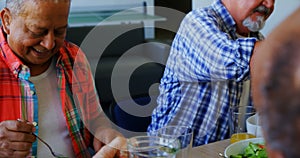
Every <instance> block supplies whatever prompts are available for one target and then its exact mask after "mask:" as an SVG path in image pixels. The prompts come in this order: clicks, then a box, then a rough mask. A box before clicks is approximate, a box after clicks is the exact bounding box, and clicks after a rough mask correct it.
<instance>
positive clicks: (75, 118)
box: [0, 29, 102, 157]
mask: <svg viewBox="0 0 300 158" xmlns="http://www.w3.org/2000/svg"><path fill="white" fill-rule="evenodd" d="M56 69H57V82H58V85H59V91H60V96H61V101H62V108H63V112H64V115H65V118H66V122H67V127H68V130H69V133H70V136H71V140H72V146H73V149H74V152H75V155H76V157H91V155H90V153H89V152H88V148H89V147H92V138H93V136H92V135H91V133H89V132H88V130H87V129H86V128H85V125H86V124H84V123H83V122H85V123H91V121H93V120H95V119H96V118H97V117H99V114H100V112H101V111H102V110H101V107H100V103H99V100H98V97H97V93H96V90H95V86H94V80H93V77H92V74H91V71H90V67H89V64H88V62H87V60H86V57H85V55H84V53H83V52H82V51H81V50H80V49H79V48H78V47H77V46H75V45H74V44H71V43H68V42H65V43H64V45H63V46H62V48H61V49H60V50H59V52H58V53H57V62H56ZM29 77H30V70H29V68H28V67H27V66H26V65H24V64H23V63H22V61H20V60H19V58H18V57H17V56H16V55H15V54H14V53H13V52H12V50H11V49H10V47H9V45H8V43H7V41H6V38H5V34H4V32H3V31H2V29H1V31H0V121H4V120H16V119H18V118H23V119H27V120H29V121H36V122H38V120H36V119H37V118H36V117H34V116H35V115H36V114H37V108H38V100H37V97H36V92H35V88H34V85H33V84H32V83H31V82H30V81H29V80H28V79H29ZM83 120H84V121H83ZM49 121H50V120H49Z"/></svg>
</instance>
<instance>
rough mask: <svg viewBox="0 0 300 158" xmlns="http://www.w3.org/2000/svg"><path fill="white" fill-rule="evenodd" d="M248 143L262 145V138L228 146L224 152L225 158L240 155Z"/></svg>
mask: <svg viewBox="0 0 300 158" xmlns="http://www.w3.org/2000/svg"><path fill="white" fill-rule="evenodd" d="M249 142H252V143H264V142H265V141H264V139H263V138H250V139H245V140H241V141H238V142H235V143H233V144H230V145H229V146H228V147H227V148H226V149H225V151H224V155H225V157H227V158H228V157H229V156H230V155H236V154H241V153H243V152H244V149H245V148H246V147H247V146H248V145H249Z"/></svg>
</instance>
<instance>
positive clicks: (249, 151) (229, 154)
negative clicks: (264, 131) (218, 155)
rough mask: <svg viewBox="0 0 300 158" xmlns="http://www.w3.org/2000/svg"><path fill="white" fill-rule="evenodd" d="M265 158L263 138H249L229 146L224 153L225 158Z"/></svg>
mask: <svg viewBox="0 0 300 158" xmlns="http://www.w3.org/2000/svg"><path fill="white" fill-rule="evenodd" d="M255 155H256V156H257V157H259V158H267V152H266V149H265V141H264V139H263V138H251V139H245V140H241V141H239V142H235V143H233V144H230V145H229V146H228V147H227V148H226V149H225V151H224V156H225V157H226V158H248V157H249V158H256V157H254V156H255Z"/></svg>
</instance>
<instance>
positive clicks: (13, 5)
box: [5, 0, 71, 14]
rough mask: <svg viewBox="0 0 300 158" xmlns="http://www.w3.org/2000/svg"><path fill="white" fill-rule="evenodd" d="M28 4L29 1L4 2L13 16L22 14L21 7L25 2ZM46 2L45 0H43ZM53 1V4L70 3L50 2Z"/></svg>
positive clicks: (59, 0)
mask: <svg viewBox="0 0 300 158" xmlns="http://www.w3.org/2000/svg"><path fill="white" fill-rule="evenodd" d="M26 1H27V2H28V1H29V0H6V4H5V5H6V8H8V9H9V10H11V11H12V12H13V13H15V14H20V13H22V11H23V10H24V8H23V6H25V5H24V3H25V2H26ZM44 1H46V0H44ZM50 1H53V2H54V3H58V2H62V1H65V2H71V0H50ZM36 2H41V0H37V1H36Z"/></svg>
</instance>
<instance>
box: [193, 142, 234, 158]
mask: <svg viewBox="0 0 300 158" xmlns="http://www.w3.org/2000/svg"><path fill="white" fill-rule="evenodd" d="M228 145H230V140H229V139H225V140H220V141H216V142H213V143H209V144H206V145H201V146H198V147H193V148H192V150H191V153H190V158H218V157H220V158H221V157H222V156H219V153H221V154H222V155H224V151H225V149H226V147H227V146H228Z"/></svg>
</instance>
